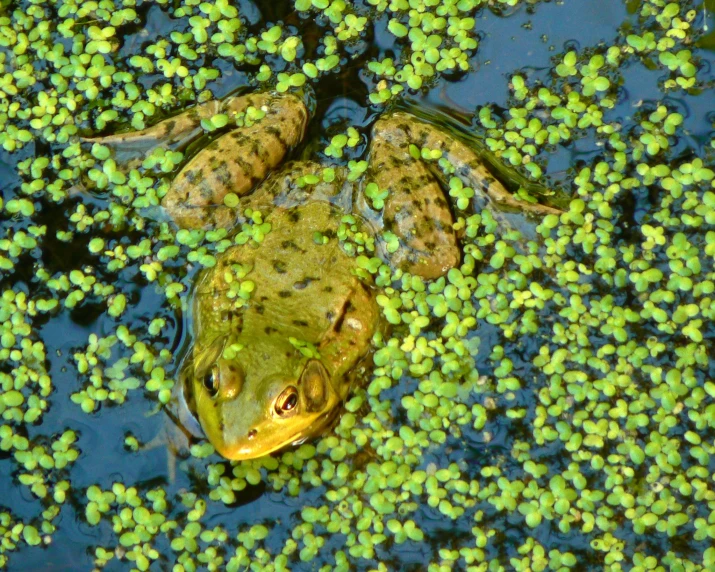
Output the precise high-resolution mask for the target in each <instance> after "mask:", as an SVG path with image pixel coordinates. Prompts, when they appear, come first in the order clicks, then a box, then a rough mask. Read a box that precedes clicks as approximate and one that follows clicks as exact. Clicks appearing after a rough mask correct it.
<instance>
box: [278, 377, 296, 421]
mask: <svg viewBox="0 0 715 572" xmlns="http://www.w3.org/2000/svg"><path fill="white" fill-rule="evenodd" d="M297 406H298V390H297V389H296V388H295V387H293V386H292V385H289V386H288V387H286V388H285V389H284V390H283V392H282V393H281V394H280V395H279V396H278V399H276V413H278V415H281V416H285V415H288V414H289V413H291V412H292V411H294V410H295V408H296V407H297Z"/></svg>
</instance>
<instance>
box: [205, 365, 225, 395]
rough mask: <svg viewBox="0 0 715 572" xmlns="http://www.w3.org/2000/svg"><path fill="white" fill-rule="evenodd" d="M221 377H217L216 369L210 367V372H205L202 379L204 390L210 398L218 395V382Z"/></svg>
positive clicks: (217, 371)
mask: <svg viewBox="0 0 715 572" xmlns="http://www.w3.org/2000/svg"><path fill="white" fill-rule="evenodd" d="M220 380H221V377H220V375H219V370H218V368H217V367H212V368H211V370H209V371H208V372H206V374H205V375H204V379H203V384H204V388H206V391H208V392H209V395H211V397H216V395H218V389H219V382H220Z"/></svg>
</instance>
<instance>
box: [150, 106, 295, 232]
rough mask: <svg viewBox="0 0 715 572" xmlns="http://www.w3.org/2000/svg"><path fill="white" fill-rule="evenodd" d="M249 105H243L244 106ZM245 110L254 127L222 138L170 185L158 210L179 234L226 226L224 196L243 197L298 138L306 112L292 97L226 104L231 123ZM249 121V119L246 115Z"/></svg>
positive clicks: (227, 212) (228, 213)
mask: <svg viewBox="0 0 715 572" xmlns="http://www.w3.org/2000/svg"><path fill="white" fill-rule="evenodd" d="M246 103H248V105H246ZM249 107H251V108H253V109H254V110H256V111H257V112H258V113H256V114H255V115H254V117H255V120H254V121H255V122H250V124H249V121H245V120H244V121H245V123H244V126H243V127H241V128H238V129H235V130H233V131H231V132H229V133H226V134H224V135H222V136H221V137H219V138H217V139H216V140H215V141H213V142H212V143H211V144H210V145H208V146H207V147H206V148H205V149H203V150H202V151H201V152H200V153H198V154H197V155H195V156H194V157H193V158H192V159H191V160H190V161H189V162H188V163H187V164H186V166H185V167H184V168H183V169H182V170H181V172H180V173H179V174H178V175H177V177H176V178H175V179H174V181H173V183H172V185H171V187H170V189H169V191H168V192H167V194H166V196H165V197H164V199H163V201H162V204H163V206H164V207H165V208H166V209H167V211H168V212H169V214H170V215H171V216H172V217H173V219H174V220H175V221H176V223H177V224H178V225H179V226H181V227H184V228H202V227H205V228H215V227H217V226H221V227H227V226H231V225H232V224H233V222H234V221H235V218H236V217H235V215H234V213H233V210H232V209H231V208H229V207H227V206H224V198H225V197H226V195H228V194H229V193H234V194H235V195H237V196H238V197H241V196H243V195H246V194H248V193H249V192H250V191H251V190H252V189H253V188H254V187H255V186H256V185H257V184H258V183H259V182H261V181H262V180H263V179H264V178H265V177H266V175H267V174H268V173H269V172H270V170H271V169H273V168H274V167H276V166H277V165H278V164H279V163H280V162H281V161H282V160H283V158H284V157H285V155H286V154H287V153H288V152H289V151H290V150H291V149H292V148H293V147H295V146H296V145H297V144H298V143H299V142H300V140H301V139H302V138H303V135H304V132H305V126H306V125H307V122H308V111H307V109H306V107H305V105H304V104H303V102H302V101H301V100H300V99H298V98H297V97H295V96H292V95H275V94H267V93H264V94H256V95H252V96H246V97H245V98H235V99H233V100H229V101H227V102H226V103H225V105H224V111H225V112H226V113H228V114H229V116H230V117H232V116H235V114H236V113H242V112H243V111H244V110H247V109H248V108H249ZM246 117H247V118H248V114H247V115H246Z"/></svg>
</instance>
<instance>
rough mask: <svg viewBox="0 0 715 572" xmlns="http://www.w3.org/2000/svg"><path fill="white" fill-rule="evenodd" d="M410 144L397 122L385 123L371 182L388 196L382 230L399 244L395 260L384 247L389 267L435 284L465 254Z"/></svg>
mask: <svg viewBox="0 0 715 572" xmlns="http://www.w3.org/2000/svg"><path fill="white" fill-rule="evenodd" d="M411 142H412V141H411V139H410V138H409V135H408V132H407V131H406V130H404V129H402V128H401V126H400V125H399V123H397V122H395V119H394V116H392V117H388V118H383V119H380V120H379V121H378V122H377V123H376V124H375V127H374V128H373V133H372V143H371V145H370V171H371V180H372V181H373V182H375V183H376V184H377V186H378V187H379V188H380V190H386V191H387V192H388V194H387V198H386V200H385V204H384V207H383V208H384V212H383V220H384V228H383V230H384V231H389V232H392V233H394V234H395V235H396V236H397V238H398V239H399V241H400V246H399V248H398V249H397V250H396V251H395V252H393V253H391V254H390V253H389V252H387V251H386V249H385V248H384V245H383V250H385V256H386V257H387V258H389V262H390V264H391V265H393V266H395V267H398V268H401V269H403V270H405V271H407V272H410V273H411V274H418V275H420V276H422V277H423V278H426V279H433V278H437V277H439V276H441V275H443V274H444V273H445V272H447V270H449V269H450V268H452V267H454V266H456V265H457V264H459V257H460V251H459V247H458V245H457V239H456V236H455V232H454V229H453V222H454V221H453V218H452V213H451V212H450V209H449V204H448V203H447V200H446V198H445V196H444V193H443V192H442V188H441V187H440V185H439V182H438V181H437V180H436V179H435V177H434V176H433V175H432V173H431V172H430V171H429V170H428V168H427V167H426V165H425V164H424V163H423V162H422V161H420V160H418V159H415V158H414V157H412V155H411V154H410V149H409V147H410V143H411Z"/></svg>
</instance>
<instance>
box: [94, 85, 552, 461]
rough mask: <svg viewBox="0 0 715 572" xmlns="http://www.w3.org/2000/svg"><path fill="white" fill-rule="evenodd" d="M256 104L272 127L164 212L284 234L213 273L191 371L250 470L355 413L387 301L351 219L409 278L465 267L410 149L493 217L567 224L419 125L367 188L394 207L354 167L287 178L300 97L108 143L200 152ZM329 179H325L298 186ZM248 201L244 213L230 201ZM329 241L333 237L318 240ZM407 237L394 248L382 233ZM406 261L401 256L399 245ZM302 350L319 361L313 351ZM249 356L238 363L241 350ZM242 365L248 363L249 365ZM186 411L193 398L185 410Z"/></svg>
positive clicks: (209, 412)
mask: <svg viewBox="0 0 715 572" xmlns="http://www.w3.org/2000/svg"><path fill="white" fill-rule="evenodd" d="M249 107H253V108H256V109H262V110H264V111H265V112H266V114H265V117H263V118H262V119H260V120H258V121H257V122H256V123H255V124H253V125H252V126H246V127H240V128H235V129H233V130H232V131H229V132H228V133H226V134H224V135H222V136H220V137H218V138H217V139H215V140H214V141H213V142H212V143H211V144H209V145H208V146H207V147H205V148H204V149H202V150H200V151H199V152H198V153H197V154H195V155H194V156H193V158H192V159H191V160H190V161H189V162H188V163H187V164H186V165H185V166H184V167H183V169H182V170H181V171H180V173H179V174H178V175H177V177H176V178H175V179H174V181H173V183H172V185H171V188H170V189H169V191H168V193H167V195H166V196H165V197H164V199H163V202H162V204H163V206H164V207H165V208H166V210H167V211H168V212H169V214H170V215H171V216H172V218H173V219H174V220H175V221H176V223H177V224H178V225H179V226H181V227H184V228H204V229H213V228H218V227H222V228H227V229H228V228H232V227H234V226H235V225H236V223H237V221H238V222H241V221H242V219H241V217H240V216H239V215H238V213H241V212H243V211H244V210H245V209H247V208H251V209H253V210H258V211H259V212H261V213H262V214H263V215H264V217H265V222H268V223H270V225H271V231H270V232H269V233H268V234H267V235H266V236H265V238H264V239H263V241H262V242H261V243H260V244H257V245H255V244H250V245H249V244H247V245H241V246H234V247H232V248H229V249H228V250H227V251H225V252H224V253H222V254H220V255H218V256H217V264H216V266H215V267H213V268H208V269H206V270H204V271H203V272H202V274H201V275H200V277H199V278H198V280H197V283H196V286H195V290H194V293H193V294H194V295H193V308H192V310H193V311H192V316H193V339H194V345H193V349H192V354H191V359H190V360H188V361H187V363H188V365H187V366H186V367H185V368H184V371H183V374H184V376H185V378H186V379H185V383H184V384H181V385H182V387H185V388H186V394H185V396H184V397H185V402H186V403H188V406H189V408H190V410H191V412H192V413H193V414H194V415H195V416H196V418H197V419H198V421H199V423H200V425H201V427H202V429H203V432H204V433H205V435H206V437H207V438H208V439H209V441H210V442H211V443H212V444H213V445H214V447H215V448H216V450H217V451H218V452H219V453H220V454H221V455H223V456H224V457H226V458H229V459H236V460H239V459H250V458H255V457H260V456H263V455H266V454H269V453H271V452H273V451H276V450H278V449H281V448H282V447H284V446H286V445H289V444H292V443H296V442H298V441H301V440H304V439H306V438H309V437H311V436H314V435H316V434H319V433H320V432H321V431H322V430H323V429H325V427H326V426H327V425H328V424H329V423H330V421H331V420H332V419H333V417H334V416H335V414H336V413H337V412H338V411H339V405H340V403H341V402H342V401H343V400H344V399H345V397H346V395H347V393H348V390H349V387H350V383H351V381H352V379H353V377H354V375H355V373H356V371H358V370H359V364H360V362H361V361H362V360H363V358H364V357H365V356H366V355H367V354H368V351H369V349H370V342H371V339H372V337H373V334H374V333H375V332H376V331H377V329H378V327H379V316H380V314H379V309H378V306H377V303H376V295H377V291H376V289H375V288H374V286H373V285H371V284H368V283H366V282H365V281H364V280H361V279H359V278H358V277H357V276H356V275H355V272H354V271H355V270H356V268H357V266H356V260H355V258H354V257H351V256H349V255H347V254H346V253H345V252H344V251H343V250H342V248H341V247H340V245H339V244H338V240H337V239H336V238H335V235H336V233H337V231H338V228H339V226H340V222H341V219H342V217H343V216H344V215H346V214H351V215H353V216H354V217H355V218H356V219H358V220H359V221H360V224H361V228H362V230H363V231H364V232H367V233H369V234H371V235H372V236H373V237H374V238H375V245H376V248H377V252H378V254H379V255H380V256H381V258H383V260H385V262H387V263H388V264H389V265H390V266H391V267H393V268H401V269H402V270H404V271H405V272H409V273H411V274H415V275H419V276H421V277H422V278H424V279H427V280H429V279H434V278H437V277H439V276H441V275H443V274H444V273H446V272H447V270H449V269H450V268H452V267H454V266H456V265H457V264H459V260H460V250H459V246H458V243H457V236H456V235H455V231H454V229H453V228H452V223H453V218H452V214H451V212H450V209H449V204H448V202H447V199H446V197H445V195H444V193H443V191H442V185H443V184H444V183H445V181H444V180H440V177H441V173H440V172H438V171H436V170H433V169H431V168H430V166H429V165H428V164H426V163H424V162H423V161H421V160H419V159H415V158H413V156H412V155H411V154H410V145H411V144H414V145H416V146H417V147H418V148H424V147H427V148H430V149H439V150H441V151H442V156H443V157H445V158H446V159H447V160H448V161H449V162H450V163H451V164H452V165H453V166H454V167H455V173H457V174H458V175H459V176H460V177H461V178H462V179H463V181H464V182H465V184H467V185H469V186H471V187H472V188H473V189H474V190H475V193H476V199H477V201H478V203H479V204H480V207H481V208H487V209H490V210H491V211H492V212H493V213H494V214H495V216H497V215H498V211H503V210H512V211H518V212H526V213H532V214H535V215H543V214H548V213H558V212H560V211H557V210H556V209H552V208H550V207H546V206H543V205H533V204H527V203H524V202H522V201H519V200H517V199H515V198H514V197H513V196H512V195H511V194H510V193H509V192H508V191H506V189H504V187H503V186H502V184H501V183H499V181H497V180H496V179H494V178H493V177H492V176H491V175H490V173H489V172H488V171H487V170H486V169H485V167H484V166H483V164H482V162H481V161H480V160H479V158H478V156H477V155H476V154H475V152H474V151H473V150H472V149H470V148H469V147H467V146H466V145H464V144H463V143H462V142H460V141H458V140H457V139H454V138H453V137H451V136H450V135H447V134H446V133H445V132H443V131H441V130H439V129H438V128H436V127H435V126H433V125H430V124H427V123H424V122H421V121H419V120H418V119H416V118H415V117H414V116H412V115H409V114H406V113H393V114H391V115H389V116H386V117H383V118H381V119H379V120H378V121H377V122H376V124H375V126H374V127H373V131H372V140H371V144H370V151H369V156H370V166H369V172H368V175H369V176H368V177H367V180H369V181H372V182H375V183H376V184H377V185H378V187H379V188H380V189H381V190H387V191H388V195H387V198H386V199H385V203H384V206H383V208H382V209H380V210H375V209H373V208H372V206H371V204H370V202H369V201H368V200H367V199H366V198H365V196H364V193H363V189H364V185H365V182H364V181H358V182H355V183H351V182H348V181H347V179H346V174H347V173H346V172H345V170H344V169H341V168H338V169H336V172H337V176H336V177H335V180H334V181H332V182H330V183H326V182H323V181H322V176H321V173H322V166H321V165H319V164H316V163H312V162H293V163H289V164H287V165H285V166H284V167H282V168H281V169H280V170H278V171H277V172H274V173H272V174H271V171H272V170H274V169H276V168H277V167H278V166H279V165H280V163H281V162H282V161H283V159H284V157H285V155H286V153H287V152H288V151H289V150H290V149H292V148H293V147H295V146H296V145H297V144H298V143H299V142H300V140H301V138H302V137H303V134H304V131H305V127H306V124H307V121H308V112H307V110H306V108H305V106H304V104H303V102H302V101H301V100H299V99H298V98H297V97H294V96H292V95H276V94H271V93H258V94H253V95H248V96H241V97H233V98H230V99H227V100H223V101H212V102H209V103H206V104H203V105H201V106H198V107H197V108H194V109H192V110H190V111H188V112H186V113H184V114H181V115H179V116H177V117H174V118H171V119H168V120H165V121H163V122H161V123H159V124H157V125H155V126H153V127H151V128H149V129H145V130H144V131H140V132H137V133H128V134H120V135H113V136H110V137H107V138H104V139H103V140H101V142H102V143H103V144H105V145H110V146H113V147H115V148H116V149H117V152H118V153H120V152H121V151H122V149H126V148H130V149H140V148H146V147H152V146H155V145H156V144H158V143H162V144H164V146H168V147H170V148H178V147H181V146H185V145H186V144H187V143H189V142H190V141H191V140H193V139H195V138H196V137H198V136H199V135H201V133H202V131H201V127H200V121H201V119H203V118H210V117H212V116H213V115H215V114H216V113H227V114H228V115H229V117H232V116H233V115H234V114H236V113H242V112H244V111H245V110H246V109H248V108H249ZM307 174H317V175H318V176H319V177H320V181H321V182H319V183H317V184H315V185H308V186H304V187H303V188H299V186H298V185H297V184H296V182H297V180H298V179H299V178H300V177H302V176H305V175H307ZM228 193H235V194H236V195H238V196H239V197H240V204H239V205H238V207H236V208H229V207H227V206H225V205H224V197H225V196H226V195H227V194H228ZM316 231H319V232H320V233H322V235H323V236H326V237H329V240H328V241H327V243H324V244H317V243H316V241H315V240H314V234H315V232H316ZM385 231H390V232H392V233H393V234H394V235H396V236H397V238H398V240H399V247H398V248H397V250H396V251H393V252H388V249H387V248H386V244H385V242H384V240H383V239H382V233H383V232H385ZM391 250H394V249H391ZM233 265H240V266H241V268H242V269H244V270H247V271H248V272H247V274H246V275H245V276H244V277H243V278H241V281H245V280H250V281H251V282H253V284H254V286H255V288H254V290H253V292H252V294H251V297H250V299H249V301H248V303H247V304H246V305H245V306H244V307H242V308H240V309H239V308H237V306H236V304H235V299H231V298H230V297H229V296H227V295H226V293H227V292H228V291H229V289H230V284H229V282H228V280H231V275H232V268H233ZM290 338H294V341H295V340H299V341H300V342H304V343H305V342H307V343H308V344H309V346H310V347H312V348H314V349H315V350H317V354H316V353H313V354H311V356H310V357H306V356H305V355H303V353H302V352H301V351H299V349H298V348H297V347H295V343H294V342H293V343H292V342H291V340H290ZM235 344H240V345H241V346H242V349H241V350H240V351H238V352H237V353H235V352H228V357H227V356H226V355H225V349H226V348H227V347H229V346H232V347H236V346H235ZM234 354H235V355H234ZM182 401H183V400H182Z"/></svg>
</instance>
